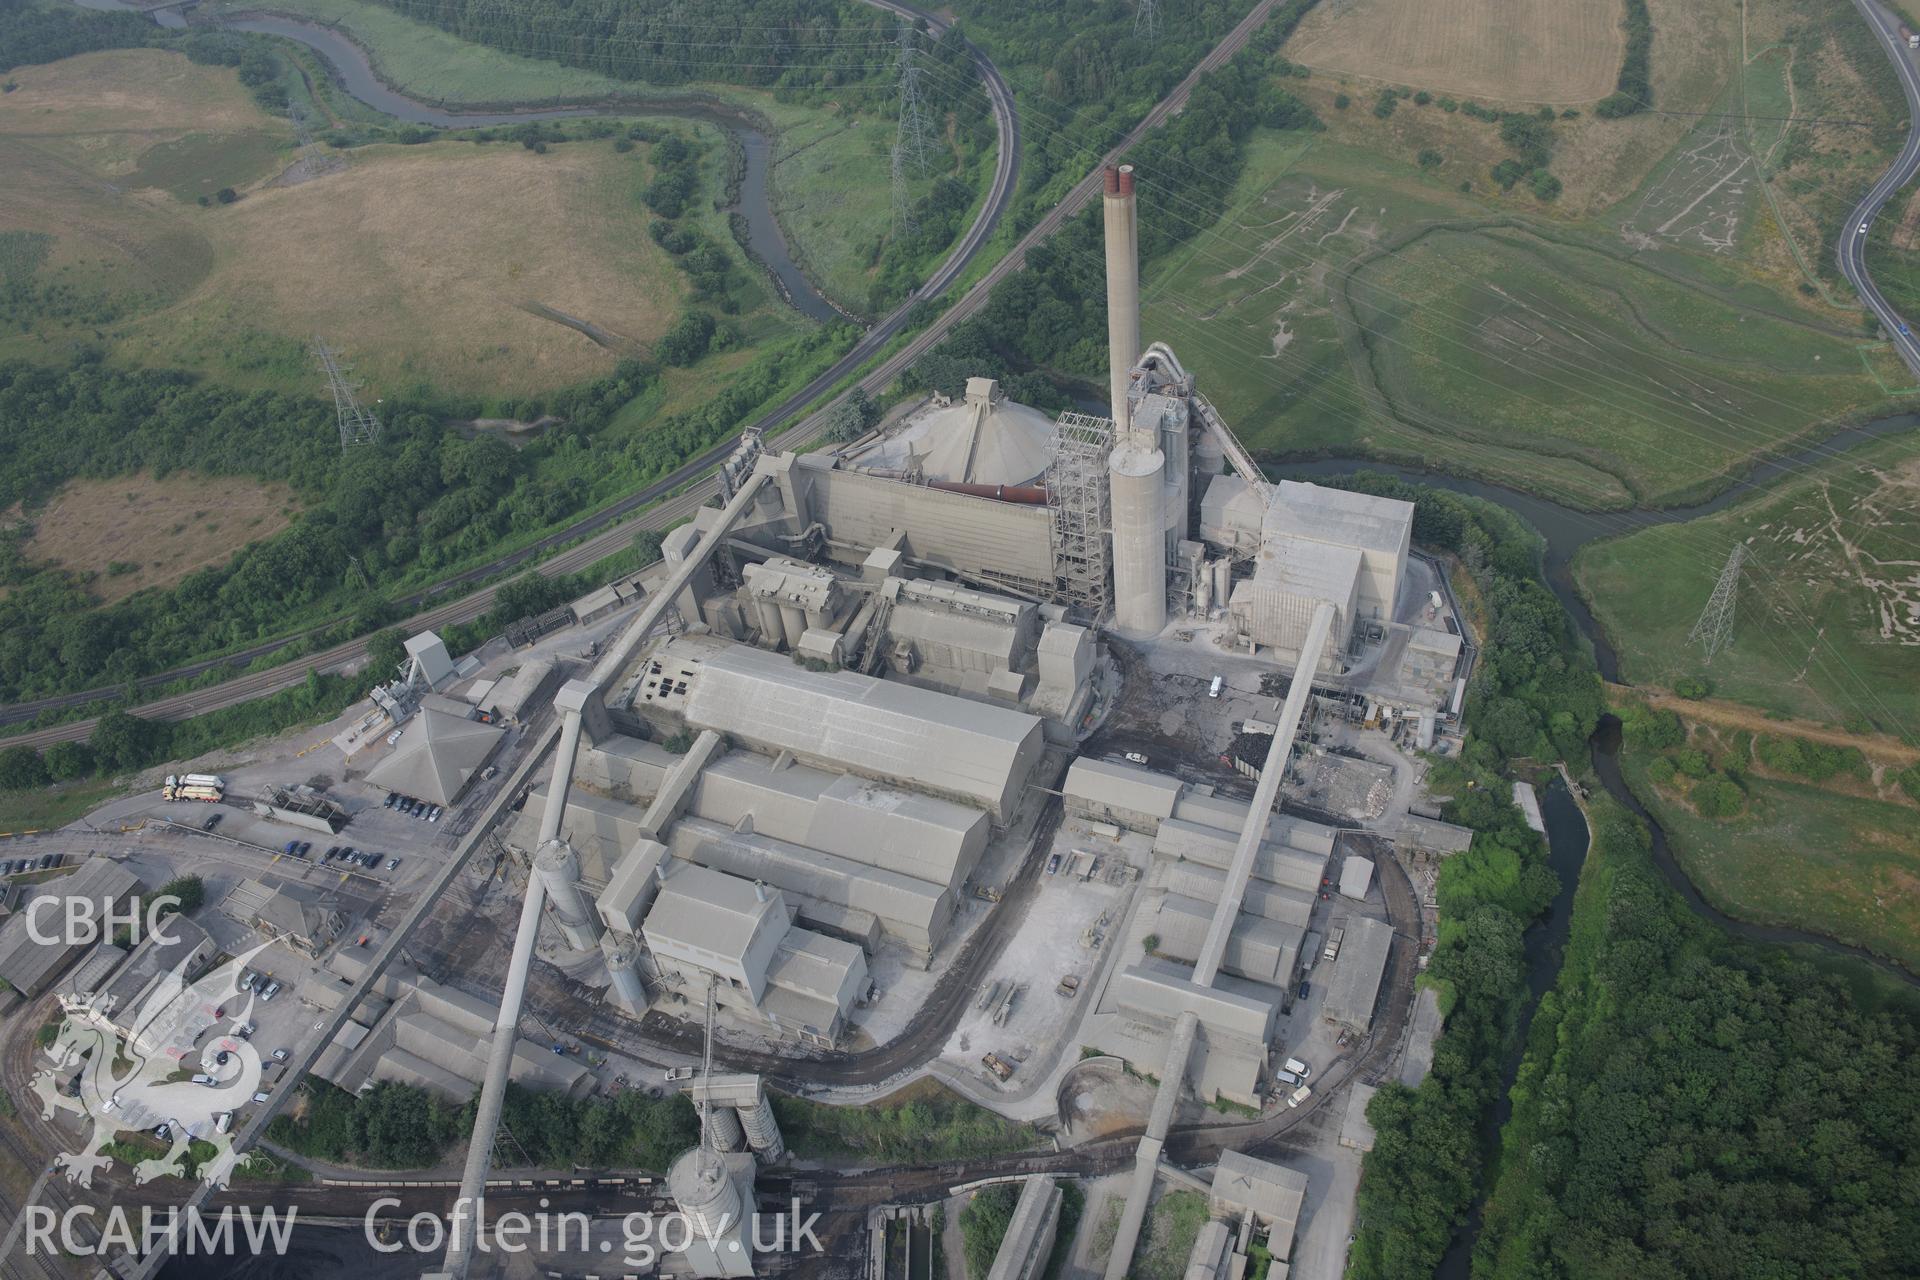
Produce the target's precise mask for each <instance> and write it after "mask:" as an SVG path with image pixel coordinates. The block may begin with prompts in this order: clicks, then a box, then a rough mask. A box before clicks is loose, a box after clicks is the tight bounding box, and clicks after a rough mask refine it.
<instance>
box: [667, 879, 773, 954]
mask: <svg viewBox="0 0 1920 1280" xmlns="http://www.w3.org/2000/svg"><path fill="white" fill-rule="evenodd" d="M784 913H785V908H784V906H783V905H782V903H781V900H780V891H779V890H778V889H772V890H765V891H763V892H761V893H756V892H755V890H754V885H753V883H752V882H751V881H748V880H743V879H741V878H740V877H738V876H730V875H723V874H722V873H720V872H718V871H712V870H709V869H708V868H706V867H702V866H697V865H694V864H691V863H685V862H682V863H679V864H677V865H676V866H675V867H674V870H673V874H672V875H670V876H669V877H668V878H667V880H666V881H665V882H664V883H663V884H661V886H660V892H659V894H658V895H657V896H656V897H655V898H654V900H653V906H652V908H651V909H650V910H649V911H648V912H647V922H646V936H647V941H648V944H649V945H651V946H655V947H656V949H657V948H658V945H659V943H660V942H668V943H678V944H680V945H681V946H685V947H691V948H694V949H696V950H698V951H703V952H708V953H711V954H714V955H718V956H722V957H725V958H727V959H729V960H731V961H733V962H734V963H736V964H738V963H741V962H743V961H744V960H745V957H746V955H747V951H748V949H749V948H750V947H751V946H752V945H753V940H754V938H755V936H756V935H758V934H759V932H760V931H761V929H763V928H764V927H766V922H767V919H768V917H769V916H772V915H775V914H779V915H780V916H781V919H780V920H779V921H778V922H777V923H778V925H779V926H780V927H781V928H782V929H783V930H784V928H785V925H786V920H785V914H784Z"/></svg>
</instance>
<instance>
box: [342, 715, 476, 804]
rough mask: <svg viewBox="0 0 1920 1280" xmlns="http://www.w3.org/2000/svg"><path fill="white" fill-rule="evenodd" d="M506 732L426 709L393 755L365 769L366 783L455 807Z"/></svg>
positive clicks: (413, 723)
mask: <svg viewBox="0 0 1920 1280" xmlns="http://www.w3.org/2000/svg"><path fill="white" fill-rule="evenodd" d="M505 732H506V730H505V729H502V728H501V727H500V726H499V725H493V724H482V723H480V722H479V721H478V720H468V719H466V718H464V717H462V716H456V715H451V714H449V713H447V712H445V711H439V710H435V709H433V708H430V707H423V708H422V709H421V710H420V711H419V712H418V713H417V714H416V715H415V716H414V717H413V719H412V720H410V721H408V722H407V727H406V732H405V733H403V734H402V735H401V737H400V743H399V745H398V746H396V747H395V748H394V749H393V753H392V754H391V755H389V756H388V757H387V758H386V759H384V760H382V761H381V762H380V763H379V764H377V765H375V766H373V768H371V769H369V770H368V771H367V781H368V782H371V783H372V784H373V785H375V786H376V787H384V788H385V789H386V790H388V791H397V792H399V793H400V794H401V795H407V796H414V797H416V798H417V799H421V800H427V801H431V802H432V803H434V804H437V805H451V804H452V803H453V802H454V799H455V798H456V797H457V796H459V794H460V793H461V792H462V791H463V790H465V789H466V785H467V782H468V780H470V779H471V778H472V777H473V775H474V774H476V773H478V772H480V769H481V767H482V766H484V765H485V764H486V762H487V757H488V756H491V755H492V754H493V750H494V748H495V747H497V746H498V745H499V744H500V737H501V735H502V734H504V733H505Z"/></svg>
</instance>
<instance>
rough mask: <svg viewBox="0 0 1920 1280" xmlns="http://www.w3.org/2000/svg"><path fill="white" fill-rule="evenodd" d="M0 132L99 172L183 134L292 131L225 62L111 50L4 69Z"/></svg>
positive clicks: (118, 169)
mask: <svg viewBox="0 0 1920 1280" xmlns="http://www.w3.org/2000/svg"><path fill="white" fill-rule="evenodd" d="M7 79H8V80H10V81H12V82H13V83H14V84H15V86H16V87H15V88H14V90H13V91H12V92H11V93H7V94H0V134H5V135H6V136H8V137H10V138H13V139H17V140H19V141H21V142H25V143H28V144H30V145H33V146H35V147H38V148H41V149H43V150H47V151H51V152H52V153H54V154H55V155H58V156H60V157H61V158H63V159H67V160H73V161H78V162H81V163H83V164H84V165H85V166H86V167H87V168H88V169H89V170H91V171H93V172H95V173H98V174H100V175H102V176H105V177H109V178H112V177H118V176H121V175H125V174H129V173H131V172H132V171H133V170H134V169H135V167H136V165H137V164H138V162H139V158H140V156H141V154H142V153H144V152H145V151H147V150H148V149H149V148H151V147H153V146H156V145H158V144H160V143H165V142H174V141H178V140H179V139H182V138H185V137H187V136H188V135H189V134H196V133H200V134H232V133H245V132H252V131H264V132H269V133H272V134H274V135H276V136H279V137H285V138H291V137H292V136H293V130H292V129H291V127H289V126H288V124H287V123H286V121H284V120H276V119H274V118H272V117H270V116H267V115H265V114H264V113H262V112H261V110H260V108H259V107H257V106H256V105H254V101H253V99H252V97H251V96H249V95H248V93H247V91H246V90H245V89H244V88H242V87H241V85H240V81H239V78H238V77H237V76H236V75H234V73H233V72H231V71H226V70H221V69H217V68H212V67H202V66H195V65H194V64H193V63H191V62H189V61H187V60H186V58H184V57H182V56H181V55H179V54H173V53H163V52H160V51H158V50H151V49H110V50H106V51H104V52H101V53H88V54H82V55H81V56H79V57H77V58H68V59H65V60H64V61H61V62H55V63H48V64H45V65H41V66H29V67H20V68H17V69H15V70H13V71H10V72H8V73H7Z"/></svg>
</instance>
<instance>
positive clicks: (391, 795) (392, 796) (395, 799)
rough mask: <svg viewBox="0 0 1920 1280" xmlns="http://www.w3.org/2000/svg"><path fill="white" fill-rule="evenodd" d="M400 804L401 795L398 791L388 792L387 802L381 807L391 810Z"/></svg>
mask: <svg viewBox="0 0 1920 1280" xmlns="http://www.w3.org/2000/svg"><path fill="white" fill-rule="evenodd" d="M399 803H400V793H399V792H398V791H389V792H387V802H386V803H385V804H383V805H381V806H380V807H381V808H383V809H391V808H393V806H395V805H397V804H399Z"/></svg>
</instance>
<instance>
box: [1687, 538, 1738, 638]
mask: <svg viewBox="0 0 1920 1280" xmlns="http://www.w3.org/2000/svg"><path fill="white" fill-rule="evenodd" d="M1746 561H1747V544H1746V543H1744V542H1736V543H1734V544H1733V550H1732V551H1729V552H1728V553H1727V564H1726V567H1725V568H1723V569H1722V570H1720V580H1719V581H1718V582H1716V583H1714V584H1713V595H1712V596H1711V597H1709V598H1708V600H1707V607H1706V608H1704V609H1702V610H1701V611H1700V620H1699V621H1698V622H1696V623H1694V624H1693V634H1691V635H1689V636H1688V637H1687V643H1688V644H1698V645H1701V646H1703V647H1704V648H1705V649H1706V651H1707V658H1706V660H1707V661H1708V662H1709V663H1711V662H1712V661H1713V655H1714V654H1716V653H1718V652H1720V650H1722V649H1724V648H1726V647H1727V645H1729V644H1731V643H1732V642H1733V612H1734V597H1735V594H1736V593H1737V592H1738V590H1739V588H1740V566H1741V565H1743V564H1745V563H1746Z"/></svg>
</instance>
